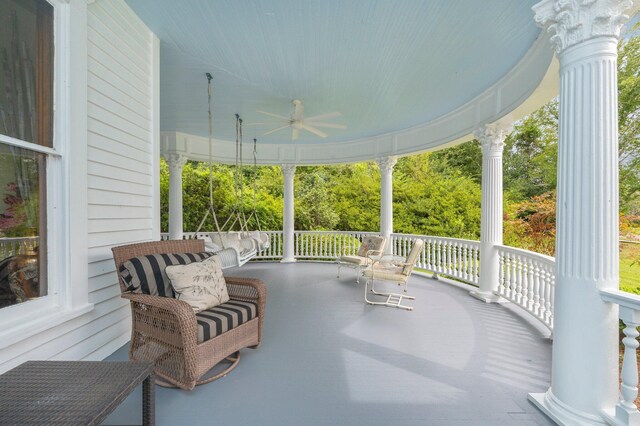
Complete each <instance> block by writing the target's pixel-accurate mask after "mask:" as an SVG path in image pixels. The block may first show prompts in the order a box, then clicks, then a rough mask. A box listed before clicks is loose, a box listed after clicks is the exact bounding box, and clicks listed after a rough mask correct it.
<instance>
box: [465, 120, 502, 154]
mask: <svg viewBox="0 0 640 426" xmlns="http://www.w3.org/2000/svg"><path fill="white" fill-rule="evenodd" d="M511 129H512V126H511V124H504V123H490V124H485V125H484V126H481V127H479V128H478V129H476V131H475V132H473V136H474V137H475V138H476V139H478V140H479V141H480V144H481V145H482V153H483V154H488V153H495V154H502V150H503V149H504V140H505V138H506V137H507V135H508V134H509V133H511Z"/></svg>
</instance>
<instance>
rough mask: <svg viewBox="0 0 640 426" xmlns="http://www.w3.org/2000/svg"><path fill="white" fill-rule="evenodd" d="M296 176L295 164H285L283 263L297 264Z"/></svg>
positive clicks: (283, 167)
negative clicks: (294, 182)
mask: <svg viewBox="0 0 640 426" xmlns="http://www.w3.org/2000/svg"><path fill="white" fill-rule="evenodd" d="M295 174H296V166H295V165H294V164H283V165H282V175H283V176H284V211H283V212H282V237H283V249H282V261H281V262H283V263H289V262H295V261H296V259H295V251H294V237H293V231H294V229H293V228H294V216H293V202H294V196H293V177H294V176H295Z"/></svg>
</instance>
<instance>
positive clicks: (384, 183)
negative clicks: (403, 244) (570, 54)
mask: <svg viewBox="0 0 640 426" xmlns="http://www.w3.org/2000/svg"><path fill="white" fill-rule="evenodd" d="M376 162H377V163H378V166H379V167H380V235H382V236H384V237H386V239H387V245H386V248H385V252H387V253H391V252H392V251H393V247H392V245H391V234H392V233H393V167H394V166H395V165H396V163H397V162H398V157H393V156H390V157H381V158H377V159H376Z"/></svg>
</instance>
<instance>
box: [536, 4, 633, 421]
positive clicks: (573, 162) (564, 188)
mask: <svg viewBox="0 0 640 426" xmlns="http://www.w3.org/2000/svg"><path fill="white" fill-rule="evenodd" d="M630 6H631V2H630V1H626V0H590V1H585V0H582V1H575V0H574V1H566V0H545V1H542V2H540V3H538V4H537V5H536V6H534V12H535V20H536V22H537V23H538V25H540V26H541V27H543V28H545V29H547V31H548V32H549V33H551V43H552V44H553V46H554V48H555V50H556V53H557V55H558V58H559V61H560V118H559V137H558V195H557V207H556V215H557V217H556V286H555V311H554V331H553V334H554V341H553V358H552V377H551V387H550V388H549V390H548V391H547V392H546V394H532V395H530V399H531V400H532V401H534V403H536V404H537V405H538V406H539V407H541V409H542V410H543V411H545V412H546V413H547V414H549V415H550V416H552V417H553V418H554V419H556V420H557V421H558V422H559V423H564V424H581V425H583V424H602V423H604V421H603V420H602V415H601V410H603V409H609V408H612V407H614V406H615V404H616V401H617V397H618V371H617V370H618V308H617V306H616V305H615V304H613V303H607V302H604V301H602V299H601V297H600V294H599V290H601V289H610V288H614V289H615V288H618V285H619V275H618V268H619V266H618V118H617V113H618V98H617V45H618V39H619V36H620V28H621V27H622V25H623V23H624V22H625V21H626V19H627V18H628V17H626V16H625V15H624V11H625V10H626V9H627V8H628V7H630Z"/></svg>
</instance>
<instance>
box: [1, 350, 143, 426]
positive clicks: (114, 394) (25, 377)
mask: <svg viewBox="0 0 640 426" xmlns="http://www.w3.org/2000/svg"><path fill="white" fill-rule="evenodd" d="M140 383H142V421H143V424H144V425H153V424H154V420H155V419H154V414H155V407H154V403H155V395H154V386H155V382H154V378H153V364H151V363H142V362H105V361H28V362H25V363H24V364H22V365H20V366H18V367H16V368H14V369H13V370H10V371H8V372H6V373H5V374H3V375H2V376H0V425H27V424H47V425H62V424H64V425H99V424H100V422H101V421H102V420H104V419H105V418H106V417H107V416H108V415H109V413H111V412H112V411H113V410H114V409H115V408H116V407H117V406H118V405H120V403H121V402H122V401H124V399H125V398H126V397H127V395H129V394H130V393H131V392H132V391H133V390H134V389H135V388H136V387H137V386H138V385H139V384H140Z"/></svg>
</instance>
